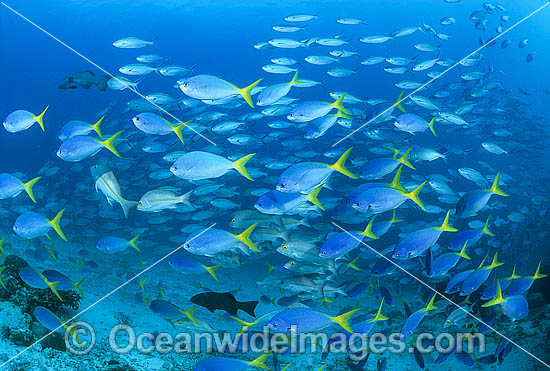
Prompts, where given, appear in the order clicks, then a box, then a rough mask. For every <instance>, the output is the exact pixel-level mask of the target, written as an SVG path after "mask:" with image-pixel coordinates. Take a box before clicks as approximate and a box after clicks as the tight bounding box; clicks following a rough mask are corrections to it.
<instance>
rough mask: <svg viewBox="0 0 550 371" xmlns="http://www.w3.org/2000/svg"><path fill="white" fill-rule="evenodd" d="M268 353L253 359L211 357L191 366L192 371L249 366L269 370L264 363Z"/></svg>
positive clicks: (240, 369)
mask: <svg viewBox="0 0 550 371" xmlns="http://www.w3.org/2000/svg"><path fill="white" fill-rule="evenodd" d="M269 355H270V353H265V354H263V355H261V356H260V357H258V358H256V359H255V360H253V361H243V360H241V359H238V358H230V357H211V358H207V359H204V360H202V361H200V362H199V363H197V364H196V365H195V366H194V367H193V371H243V370H246V369H249V368H250V367H256V368H260V369H263V370H269V367H267V366H266V365H265V363H264V362H265V360H266V359H267V357H269Z"/></svg>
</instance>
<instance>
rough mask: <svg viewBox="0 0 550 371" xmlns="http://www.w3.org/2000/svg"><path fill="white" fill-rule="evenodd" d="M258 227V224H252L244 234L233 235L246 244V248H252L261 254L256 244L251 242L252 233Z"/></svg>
mask: <svg viewBox="0 0 550 371" xmlns="http://www.w3.org/2000/svg"><path fill="white" fill-rule="evenodd" d="M256 225H258V223H254V224H252V225H251V226H250V227H248V228H247V229H246V230H245V231H244V232H242V233H241V234H237V235H233V237H235V238H236V239H238V240H239V241H241V242H242V243H244V244H245V245H246V246H248V247H250V248H251V249H252V250H254V251H257V252H261V251H260V250H259V249H258V248H257V247H256V246H254V243H253V242H252V241H251V240H250V234H251V233H252V231H253V230H254V228H256Z"/></svg>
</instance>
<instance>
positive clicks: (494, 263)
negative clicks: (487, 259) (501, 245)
mask: <svg viewBox="0 0 550 371" xmlns="http://www.w3.org/2000/svg"><path fill="white" fill-rule="evenodd" d="M503 264H504V263H501V262H499V261H498V251H497V252H495V256H493V261H492V262H491V264H489V265H488V266H487V267H486V268H487V269H493V268H496V267H500V266H501V265H503Z"/></svg>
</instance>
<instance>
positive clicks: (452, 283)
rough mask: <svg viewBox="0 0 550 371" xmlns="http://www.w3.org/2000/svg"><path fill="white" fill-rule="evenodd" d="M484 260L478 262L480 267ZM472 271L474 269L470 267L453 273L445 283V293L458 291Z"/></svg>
mask: <svg viewBox="0 0 550 371" xmlns="http://www.w3.org/2000/svg"><path fill="white" fill-rule="evenodd" d="M484 262H485V260H484V261H483V262H482V263H481V264H480V268H481V266H482V265H483V263H484ZM472 272H474V269H470V270H467V271H464V272H460V273H457V274H456V275H454V276H453V277H452V278H451V279H450V280H449V283H447V288H445V293H446V294H454V293H457V292H459V291H460V287H461V286H462V284H463V283H464V280H466V278H468V276H469V275H470V274H471V273H472Z"/></svg>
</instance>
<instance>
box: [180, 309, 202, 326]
mask: <svg viewBox="0 0 550 371" xmlns="http://www.w3.org/2000/svg"><path fill="white" fill-rule="evenodd" d="M195 309H197V307H196V306H194V307H192V308H190V309H187V310H183V309H180V312H181V314H183V315H184V316H185V317H187V318H189V319H190V320H191V321H192V322H194V323H195V324H197V325H198V324H199V321H197V319H196V318H195V315H194V314H193V312H195Z"/></svg>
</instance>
